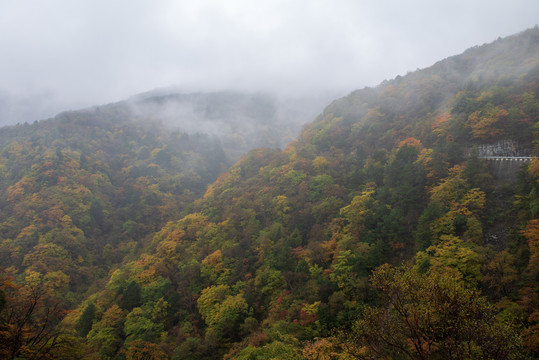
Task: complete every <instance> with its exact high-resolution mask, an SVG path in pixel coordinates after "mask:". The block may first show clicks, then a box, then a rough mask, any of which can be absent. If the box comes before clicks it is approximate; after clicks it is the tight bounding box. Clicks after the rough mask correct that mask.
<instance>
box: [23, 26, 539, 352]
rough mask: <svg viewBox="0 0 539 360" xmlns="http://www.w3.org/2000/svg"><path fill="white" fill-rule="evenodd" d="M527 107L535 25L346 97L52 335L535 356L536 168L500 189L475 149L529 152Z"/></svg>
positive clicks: (261, 153) (533, 136)
mask: <svg viewBox="0 0 539 360" xmlns="http://www.w3.org/2000/svg"><path fill="white" fill-rule="evenodd" d="M538 114H539V29H537V28H535V29H531V30H528V31H525V32H523V33H521V34H518V35H515V36H513V37H509V38H506V39H501V40H499V41H497V42H495V43H493V44H488V45H484V46H481V47H478V48H474V49H470V50H468V51H466V52H465V53H464V54H462V55H459V56H455V57H452V58H449V59H446V60H444V61H441V62H439V63H437V64H435V65H434V66H433V67H431V68H428V69H425V70H421V71H416V72H414V73H410V74H408V75H406V76H404V77H399V78H397V79H395V80H392V81H387V82H384V83H383V84H381V85H380V86H378V87H376V88H372V89H371V88H366V89H363V90H358V91H355V92H353V93H352V94H350V95H349V96H347V97H344V98H342V99H339V100H336V101H334V102H333V103H332V104H330V105H329V106H328V107H327V108H326V109H325V110H324V112H323V113H322V114H321V115H320V116H319V117H318V118H317V119H316V120H315V121H314V122H313V123H311V124H309V125H307V126H305V127H304V129H303V131H302V132H301V134H300V136H299V138H298V140H297V141H294V142H292V143H290V144H289V145H288V146H287V147H286V149H284V150H279V149H268V148H261V149H256V150H252V151H250V152H249V153H248V154H247V155H246V156H244V157H242V158H241V159H240V160H239V161H238V162H237V163H236V164H235V165H234V166H232V167H231V168H230V169H229V170H228V171H227V172H226V173H225V174H223V175H221V176H220V177H219V178H218V179H217V180H216V181H215V182H214V183H213V184H212V185H210V186H209V188H208V189H207V191H206V193H205V195H204V197H203V198H202V199H200V200H198V201H196V202H195V203H194V204H193V206H192V207H191V208H190V211H189V213H188V214H187V215H186V216H184V217H183V218H181V219H179V220H177V221H172V222H169V223H167V224H166V225H165V226H164V227H163V228H162V229H161V230H160V231H158V232H157V233H156V234H155V235H154V236H153V239H152V240H151V243H150V244H149V245H148V247H147V248H146V249H144V251H143V252H142V253H141V254H140V256H138V257H137V258H136V259H135V260H133V261H128V262H126V263H124V264H123V265H122V266H121V267H119V268H118V269H117V270H115V271H114V272H112V274H111V275H110V277H109V279H108V282H107V284H106V285H105V287H104V289H103V290H101V291H98V292H96V293H94V294H91V295H89V296H88V297H87V298H86V299H85V300H84V301H83V303H82V304H81V306H79V308H78V309H77V310H76V311H73V312H72V313H70V314H69V315H68V316H66V317H65V319H64V321H63V323H62V326H63V327H62V330H63V331H64V334H68V335H69V336H71V338H70V339H71V341H73V342H76V341H79V342H80V343H82V344H84V349H85V351H86V353H85V356H86V357H88V358H124V357H125V358H137V357H139V358H140V357H143V356H146V357H149V358H167V357H170V358H176V359H197V358H205V359H206V358H208V359H209V358H223V357H225V358H228V359H236V358H237V359H252V358H290V359H292V358H297V359H315V358H319V357H318V356H322V355H324V356H325V355H327V358H350V357H354V356H355V357H357V358H369V359H371V358H403V357H405V356H408V357H410V358H427V357H430V358H459V356H461V358H466V356H468V357H479V358H481V357H484V358H499V359H502V358H526V356H529V357H533V356H536V355H538V351H539V349H538V347H537V342H536V339H537V321H536V319H537V311H536V309H537V307H538V300H537V296H536V293H537V288H538V277H537V276H538V274H539V263H538V262H537V258H538V256H537V255H538V254H537V241H538V235H537V234H538V232H537V227H538V223H537V214H538V210H537V209H539V207H538V205H537V204H538V203H539V198H538V196H537V192H538V190H539V189H537V187H538V174H539V172H538V165H537V161H536V160H535V159H533V160H531V161H530V162H527V163H526V164H525V166H522V167H521V170H520V172H519V174H518V176H516V177H515V179H514V181H512V183H510V184H504V183H503V182H501V181H499V180H497V179H496V178H495V177H494V176H493V175H492V172H491V171H490V170H489V165H488V164H489V163H488V161H489V160H483V159H481V158H480V157H481V154H480V153H479V149H482V148H484V147H485V146H487V147H488V146H493V147H496V146H498V145H497V144H499V143H501V142H504V141H506V142H507V141H510V142H511V143H512V144H514V146H515V147H516V148H517V150H518V152H519V153H524V154H526V155H536V154H537V148H536V147H534V146H536V144H537V132H536V131H537V120H538V119H539V116H538ZM403 262H404V263H405V264H406V265H404V266H402V267H399V265H400V264H402V263H403ZM387 264H390V265H387ZM391 265H393V267H392V266H391ZM30 280H32V279H30ZM26 281H27V283H26V286H29V285H30V283H29V282H28V281H29V280H26ZM395 299H397V300H398V301H396V300H395ZM466 299H468V300H469V301H468V300H466ZM392 301H393V302H392ZM401 304H402V307H399V305H401ZM414 309H417V311H415V310H414ZM399 310H400V311H401V312H400V315H402V316H401V317H399ZM407 311H411V312H410V313H408V312H407ZM403 314H404V315H403ZM408 314H409V315H410V316H413V318H414V319H417V323H418V324H419V325H418V326H416V327H414V326H410V325H409V323H410V322H409V321H408V326H406V322H407V320H408V319H410V318H411V317H410V316H408ZM423 325H424V326H423ZM448 328H451V329H455V331H454V332H453V333H451V332H447V329H448ZM425 329H426V330H425ZM372 334H376V336H373V335H372ZM461 334H462V335H461ZM380 339H382V340H384V339H385V340H387V339H389V340H391V341H385V342H384V341H380ZM393 340H394V341H393ZM405 354H407V355H405ZM455 354H457V355H455Z"/></svg>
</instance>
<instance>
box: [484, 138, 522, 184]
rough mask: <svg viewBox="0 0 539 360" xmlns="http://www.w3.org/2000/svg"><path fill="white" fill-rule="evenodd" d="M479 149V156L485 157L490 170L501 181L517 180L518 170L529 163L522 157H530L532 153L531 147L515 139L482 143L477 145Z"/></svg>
mask: <svg viewBox="0 0 539 360" xmlns="http://www.w3.org/2000/svg"><path fill="white" fill-rule="evenodd" d="M477 150H478V156H479V157H480V158H485V160H486V161H487V164H488V167H489V169H490V172H491V173H492V175H493V176H494V178H495V179H496V180H497V181H499V182H510V181H513V180H515V179H516V174H517V172H518V171H519V170H520V169H521V168H522V167H523V166H526V165H527V164H528V160H527V159H523V158H522V157H529V156H530V153H531V150H530V149H528V148H526V146H523V145H522V144H520V143H519V142H517V141H514V140H502V141H498V142H495V143H493V144H482V145H479V146H478V147H477ZM492 157H500V158H492ZM512 158H514V159H512Z"/></svg>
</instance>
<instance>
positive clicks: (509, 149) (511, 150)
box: [477, 140, 530, 157]
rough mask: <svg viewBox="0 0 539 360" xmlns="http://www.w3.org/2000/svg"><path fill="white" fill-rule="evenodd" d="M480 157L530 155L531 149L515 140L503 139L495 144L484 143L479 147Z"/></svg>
mask: <svg viewBox="0 0 539 360" xmlns="http://www.w3.org/2000/svg"><path fill="white" fill-rule="evenodd" d="M477 150H478V152H479V154H478V155H479V157H485V156H504V157H513V156H517V157H518V156H530V149H527V148H526V147H525V146H523V145H522V144H520V143H519V142H517V141H514V140H502V141H498V142H495V143H493V144H482V145H479V146H478V147H477Z"/></svg>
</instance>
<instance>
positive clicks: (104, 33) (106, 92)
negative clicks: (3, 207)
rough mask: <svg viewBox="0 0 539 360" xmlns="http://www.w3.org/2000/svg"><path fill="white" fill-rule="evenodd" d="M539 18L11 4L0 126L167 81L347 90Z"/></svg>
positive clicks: (256, 2)
mask: <svg viewBox="0 0 539 360" xmlns="http://www.w3.org/2000/svg"><path fill="white" fill-rule="evenodd" d="M537 23H539V1H538V0H508V1H498V0H488V1H487V0H454V1H450V0H446V1H436V0H409V1H403V0H393V1H389V0H364V1H363V0H355V1H353V0H286V1H284V0H283V1H281V0H188V1H185V0H176V1H172V0H147V1H142V0H87V1H82V0H0V49H1V52H0V124H5V123H8V122H9V123H16V122H18V121H21V122H23V121H31V120H34V118H37V119H41V118H45V117H48V116H52V115H54V114H55V113H57V112H59V111H61V110H67V109H76V108H80V107H87V106H91V105H96V104H102V103H109V102H114V101H118V100H121V99H124V98H127V97H129V96H131V95H133V94H136V93H140V92H145V91H148V90H152V89H155V88H161V87H167V86H178V87H180V88H181V89H183V90H185V91H197V90H221V89H236V90H271V91H278V92H285V93H288V94H291V93H297V94H300V93H308V92H311V91H324V90H329V91H337V92H340V93H342V94H343V95H344V94H346V93H348V92H350V91H352V90H354V89H358V88H362V87H364V86H374V85H377V84H378V83H380V82H381V81H383V80H384V79H391V78H393V77H395V76H397V75H404V74H406V73H407V72H408V71H413V70H415V69H417V68H424V67H427V66H430V65H432V64H433V63H434V62H436V61H438V60H441V59H443V58H446V57H448V56H451V55H456V54H459V53H461V52H462V51H464V50H466V49H467V48H469V47H471V46H474V45H481V44H484V43H488V42H491V41H494V40H496V38H498V37H504V36H508V35H511V34H514V33H517V32H520V31H522V30H525V29H527V28H530V27H533V26H535V25H536V24H537Z"/></svg>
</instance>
